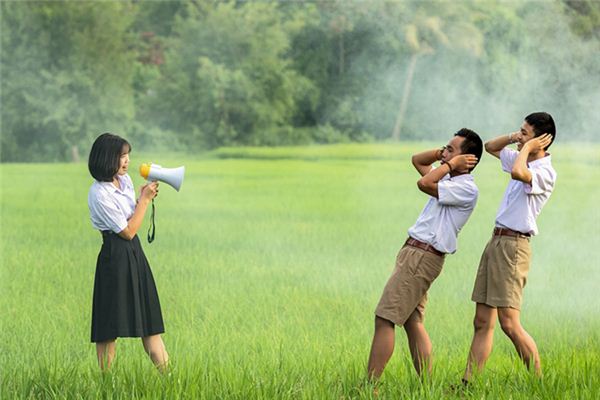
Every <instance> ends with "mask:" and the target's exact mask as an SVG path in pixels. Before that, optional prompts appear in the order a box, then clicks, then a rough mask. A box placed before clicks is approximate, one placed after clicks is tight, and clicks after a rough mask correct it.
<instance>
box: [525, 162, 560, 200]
mask: <svg viewBox="0 0 600 400" xmlns="http://www.w3.org/2000/svg"><path fill="white" fill-rule="evenodd" d="M529 172H530V173H531V184H525V185H524V189H525V193H527V194H533V195H535V194H542V193H546V192H552V190H553V189H554V181H555V180H556V177H555V175H554V174H553V173H552V171H550V170H549V169H546V168H533V169H532V168H530V169H529Z"/></svg>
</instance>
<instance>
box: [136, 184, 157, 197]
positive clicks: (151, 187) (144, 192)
mask: <svg viewBox="0 0 600 400" xmlns="http://www.w3.org/2000/svg"><path fill="white" fill-rule="evenodd" d="M157 195H158V182H150V183H148V184H146V185H144V186H142V187H141V188H140V199H144V200H148V201H151V200H152V199H153V198H155V197H156V196H157Z"/></svg>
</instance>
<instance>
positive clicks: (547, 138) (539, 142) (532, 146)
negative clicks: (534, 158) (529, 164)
mask: <svg viewBox="0 0 600 400" xmlns="http://www.w3.org/2000/svg"><path fill="white" fill-rule="evenodd" d="M550 143H552V135H550V134H549V133H544V134H543V135H542V136H538V137H536V138H533V139H531V140H530V141H528V142H527V143H525V144H524V145H523V149H524V150H525V151H527V153H529V154H531V153H538V152H539V151H541V150H544V149H545V148H546V146H548V145H549V144H550Z"/></svg>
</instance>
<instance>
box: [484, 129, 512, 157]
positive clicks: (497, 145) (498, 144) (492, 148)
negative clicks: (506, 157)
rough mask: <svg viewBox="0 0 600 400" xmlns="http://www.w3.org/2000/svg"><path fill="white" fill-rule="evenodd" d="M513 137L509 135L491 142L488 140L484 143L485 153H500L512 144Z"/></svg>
mask: <svg viewBox="0 0 600 400" xmlns="http://www.w3.org/2000/svg"><path fill="white" fill-rule="evenodd" d="M513 136H514V134H513V133H509V134H507V135H501V136H498V137H496V138H494V139H492V140H488V141H487V142H485V151H487V152H488V153H495V152H499V151H501V150H502V149H503V148H505V147H506V146H508V145H509V144H512V143H514V142H513V140H514V139H513Z"/></svg>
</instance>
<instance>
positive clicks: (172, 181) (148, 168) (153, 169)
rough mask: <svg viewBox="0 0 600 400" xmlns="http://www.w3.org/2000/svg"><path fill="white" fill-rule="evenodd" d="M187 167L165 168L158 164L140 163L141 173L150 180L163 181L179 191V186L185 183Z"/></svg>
mask: <svg viewBox="0 0 600 400" xmlns="http://www.w3.org/2000/svg"><path fill="white" fill-rule="evenodd" d="M184 174H185V167H179V168H163V167H161V166H160V165H158V164H153V163H150V164H142V165H140V175H142V177H143V178H144V179H146V180H148V181H161V182H164V183H166V184H168V185H170V186H172V187H173V188H174V189H175V190H177V191H178V192H179V188H180V187H181V184H182V183H183V176H184Z"/></svg>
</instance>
